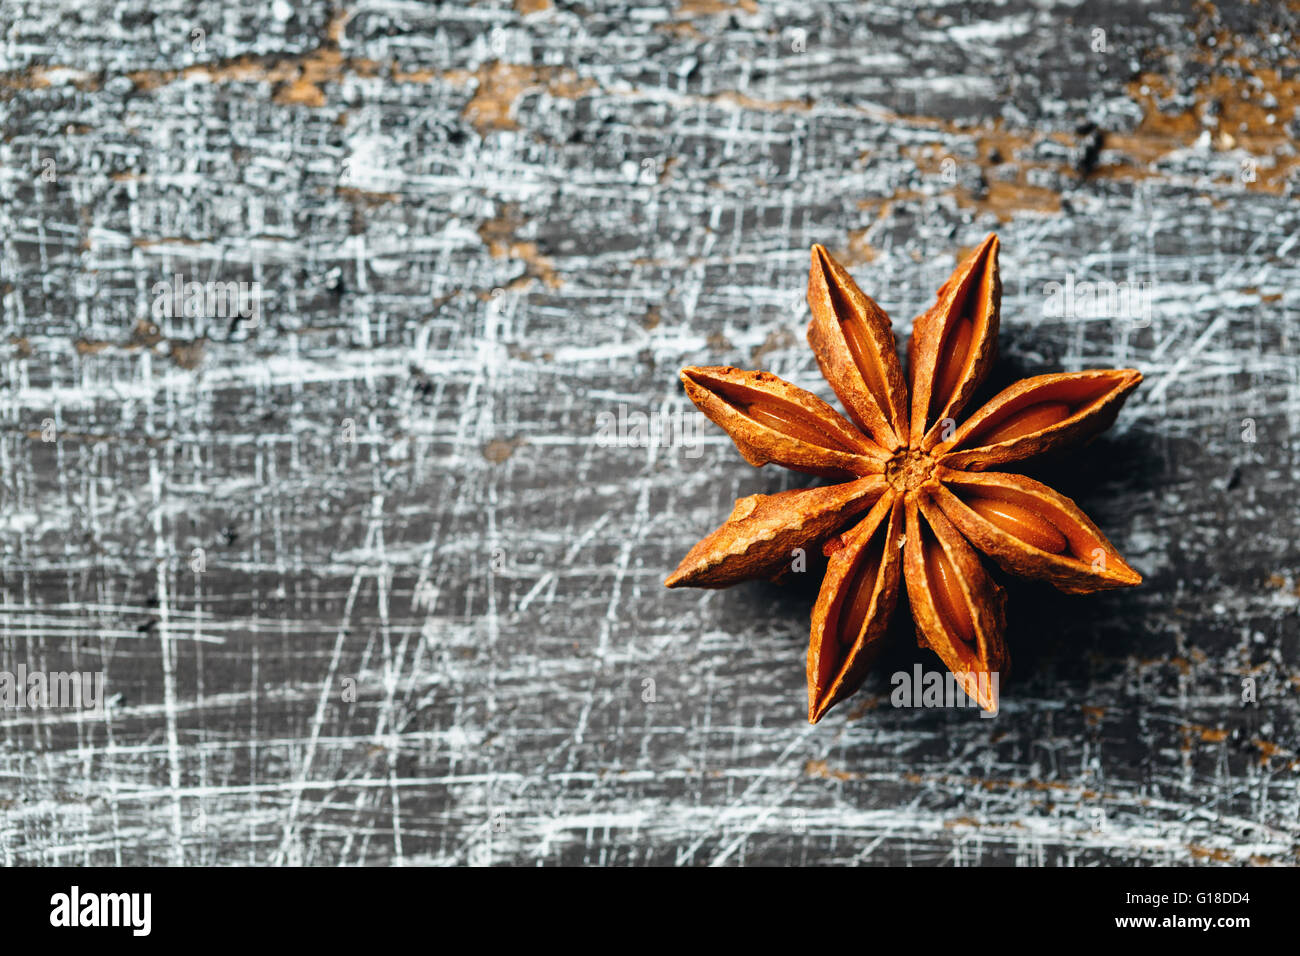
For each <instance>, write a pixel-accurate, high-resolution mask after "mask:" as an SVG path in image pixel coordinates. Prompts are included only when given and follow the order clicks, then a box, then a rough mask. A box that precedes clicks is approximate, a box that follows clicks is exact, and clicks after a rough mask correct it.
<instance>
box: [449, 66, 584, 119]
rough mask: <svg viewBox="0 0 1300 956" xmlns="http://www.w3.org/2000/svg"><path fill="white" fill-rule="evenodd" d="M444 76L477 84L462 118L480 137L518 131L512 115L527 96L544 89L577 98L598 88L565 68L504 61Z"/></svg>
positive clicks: (551, 92) (450, 72)
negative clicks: (471, 71) (498, 132)
mask: <svg viewBox="0 0 1300 956" xmlns="http://www.w3.org/2000/svg"><path fill="white" fill-rule="evenodd" d="M444 76H445V78H446V79H448V80H450V81H452V82H456V83H473V84H474V85H475V88H474V95H473V96H472V97H471V98H470V101H469V102H468V103H466V104H465V109H464V111H463V112H462V113H461V115H462V116H463V117H464V118H465V119H466V120H467V121H468V122H469V123H470V124H471V125H472V126H473V127H474V129H476V130H477V131H478V134H479V135H480V136H486V135H487V134H488V133H491V132H493V131H495V130H512V129H518V128H519V123H518V122H517V121H516V120H515V118H514V117H513V116H512V115H511V113H512V111H513V109H514V106H515V103H516V102H517V101H518V100H519V97H521V96H523V95H524V94H525V93H528V92H531V91H533V90H538V89H542V90H545V91H546V93H548V94H549V95H551V96H556V97H560V98H562V99H577V98H578V97H580V96H582V95H583V94H584V93H586V92H588V91H589V90H591V89H594V88H595V85H596V84H595V83H593V82H592V81H591V80H584V79H582V78H580V77H579V76H578V74H576V73H575V72H574V71H573V70H570V69H568V68H566V67H554V66H522V65H519V64H515V63H501V62H493V63H488V64H486V65H484V66H481V67H479V68H478V69H477V70H475V71H474V72H473V73H469V72H466V71H465V70H450V71H448V72H447V73H446V74H444Z"/></svg>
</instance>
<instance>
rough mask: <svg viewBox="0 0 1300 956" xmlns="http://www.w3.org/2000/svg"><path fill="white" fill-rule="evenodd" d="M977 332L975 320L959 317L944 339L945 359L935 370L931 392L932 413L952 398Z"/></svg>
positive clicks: (938, 410)
mask: <svg viewBox="0 0 1300 956" xmlns="http://www.w3.org/2000/svg"><path fill="white" fill-rule="evenodd" d="M974 334H975V320H974V319H969V318H963V319H958V320H957V321H956V322H954V323H953V326H952V328H951V329H949V330H948V335H947V336H946V337H945V339H944V344H943V350H944V356H943V361H942V363H941V364H940V365H939V367H938V368H937V369H936V370H935V374H934V385H933V387H932V390H931V392H930V414H931V416H934V415H938V414H939V413H940V412H942V411H943V406H944V405H945V404H946V403H947V401H948V399H950V398H952V394H953V392H955V391H956V390H957V383H958V382H959V381H961V373H962V372H963V371H964V370H965V368H966V359H967V357H968V353H969V352H970V341H971V337H972V336H974Z"/></svg>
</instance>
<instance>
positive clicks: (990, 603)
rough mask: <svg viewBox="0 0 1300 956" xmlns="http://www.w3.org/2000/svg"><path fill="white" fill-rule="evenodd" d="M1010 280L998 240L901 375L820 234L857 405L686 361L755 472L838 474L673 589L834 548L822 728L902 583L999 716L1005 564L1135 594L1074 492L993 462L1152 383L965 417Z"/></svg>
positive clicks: (816, 685)
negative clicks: (772, 465) (990, 566)
mask: <svg viewBox="0 0 1300 956" xmlns="http://www.w3.org/2000/svg"><path fill="white" fill-rule="evenodd" d="M1001 299H1002V285H1001V282H1000V280H999V277H998V239H997V236H996V235H990V236H989V237H988V238H987V239H985V240H984V242H983V243H981V245H980V246H979V248H978V249H976V250H975V252H974V253H972V254H971V255H970V257H969V258H967V259H966V261H965V262H963V263H962V264H961V265H960V266H958V267H957V269H956V271H954V272H953V274H952V275H951V276H950V277H949V279H948V281H947V282H945V283H944V284H943V286H942V287H940V289H939V292H938V296H937V299H936V301H935V303H934V305H932V306H931V307H930V309H929V310H928V311H926V312H925V313H924V314H922V315H920V316H918V317H917V319H916V321H915V322H914V323H913V326H912V339H911V343H910V345H909V347H908V358H909V368H908V377H907V380H906V381H905V380H904V377H903V369H902V367H901V366H900V364H899V361H898V354H897V349H896V346H895V343H894V333H893V329H892V327H891V326H890V321H889V317H888V316H887V315H886V314H885V313H884V311H883V310H882V309H881V308H880V306H878V305H876V303H875V302H873V301H872V300H871V299H870V298H869V297H868V296H867V295H865V294H864V293H863V292H862V290H861V289H859V288H858V286H857V284H856V283H855V282H854V281H853V279H852V278H851V277H850V276H849V274H848V272H847V271H845V269H844V268H843V266H841V265H840V264H839V263H838V262H836V261H835V259H834V258H832V257H831V255H830V254H829V253H828V252H827V251H826V250H825V249H824V248H823V247H821V246H820V245H817V246H813V249H812V269H811V271H810V273H809V277H808V304H809V306H810V307H811V309H812V321H811V322H810V323H809V325H808V343H809V344H810V345H811V346H812V348H813V351H814V352H815V353H816V354H817V364H818V365H819V366H820V367H821V371H822V375H824V376H825V378H826V381H827V382H829V383H830V386H831V388H832V389H834V391H835V394H836V395H837V396H838V397H839V400H840V402H842V403H843V405H844V408H845V409H846V410H847V412H848V414H849V418H850V419H852V421H849V420H848V419H845V418H844V417H843V416H841V415H840V414H839V413H838V412H836V411H835V410H834V409H833V408H831V406H829V405H827V404H826V403H825V402H824V401H822V400H821V399H820V398H818V397H817V396H816V395H813V394H812V393H811V392H807V391H804V390H803V389H801V388H799V387H798V386H796V385H792V384H790V383H789V382H786V381H784V380H782V379H780V378H778V377H777V376H775V375H772V374H770V373H768V372H755V371H742V370H740V369H735V368H729V367H720V366H715V367H703V368H696V367H692V368H686V369H683V370H682V372H681V379H682V382H683V383H684V384H685V386H686V394H687V395H689V396H690V398H691V401H693V402H694V403H695V404H696V405H697V406H698V407H699V409H700V411H702V412H704V414H705V415H707V416H708V417H709V418H710V419H711V420H712V421H713V422H714V423H716V424H717V425H720V426H721V427H722V428H723V429H725V430H726V432H727V433H728V434H729V435H730V436H731V437H732V439H733V440H734V441H735V443H736V446H737V447H738V448H739V449H740V453H741V454H742V455H743V456H744V457H745V460H746V461H748V462H749V463H750V464H752V465H756V466H758V465H764V464H767V463H768V462H776V463H777V464H779V465H784V466H785V467H787V468H792V469H794V470H796V471H803V472H808V473H811V474H814V475H820V476H823V477H827V478H834V479H839V480H840V481H841V482H842V483H841V484H835V485H830V486H827V487H819V488H809V489H803V490H796V491H783V492H779V493H777V494H773V495H750V496H749V497H747V498H741V499H740V500H739V501H737V502H736V506H735V509H734V510H733V511H732V513H731V516H730V517H729V518H728V519H727V521H726V522H725V523H724V524H723V525H722V526H721V527H720V528H718V529H717V530H716V531H714V532H713V533H712V534H710V535H709V536H708V537H706V538H704V540H702V541H700V542H699V543H698V544H697V545H695V547H693V548H692V549H691V551H690V553H689V554H688V555H686V557H685V558H684V559H683V560H682V563H681V564H680V565H679V566H678V568H677V570H676V571H674V572H673V573H672V575H671V576H670V577H669V578H668V580H667V581H666V582H665V583H666V584H667V586H668V587H670V588H671V587H688V586H689V587H705V588H718V587H726V586H728V585H731V584H734V583H736V582H737V581H743V580H747V579H751V578H772V579H777V578H780V577H782V576H783V575H784V574H785V573H786V572H787V571H788V570H789V564H790V561H791V557H792V554H798V553H800V552H799V551H798V550H796V549H807V548H811V547H818V546H820V547H821V548H822V549H823V551H824V553H825V554H826V555H827V556H828V557H829V562H828V565H827V570H826V576H825V578H824V579H823V581H822V585H821V592H820V593H819V594H818V597H817V603H816V605H815V607H814V608H813V613H812V636H811V641H810V644H809V647H808V719H809V721H810V722H812V723H816V722H817V721H819V720H820V719H821V718H822V717H823V716H825V714H826V712H827V711H828V710H829V709H830V708H831V707H832V706H833V705H834V704H835V703H837V702H838V701H840V700H842V699H844V698H845V697H847V696H848V695H849V694H851V693H853V691H855V690H856V689H857V688H858V686H859V685H860V684H861V683H862V681H863V680H864V679H865V677H866V674H867V670H868V668H869V667H870V665H871V663H872V661H873V660H874V659H875V657H876V655H877V654H878V653H879V651H880V649H881V643H882V639H883V638H884V636H885V634H886V631H887V627H888V624H889V619H890V617H891V615H892V614H893V611H894V608H895V605H896V604H897V602H898V592H899V588H900V579H901V580H902V581H905V582H906V585H907V598H908V603H909V604H910V605H911V609H912V617H913V619H914V621H915V624H916V632H917V641H918V643H919V644H920V645H921V646H922V647H929V648H931V649H932V650H933V651H935V652H936V653H937V654H938V655H939V657H940V658H941V659H942V660H943V662H944V664H945V665H946V666H947V667H948V669H949V670H951V671H952V672H953V673H954V675H956V677H957V678H958V680H959V681H960V683H961V686H962V688H963V690H965V692H966V693H967V694H968V695H969V696H970V697H971V698H972V699H974V700H977V701H978V703H979V704H980V706H982V707H984V708H985V709H988V710H996V709H997V707H998V700H997V693H998V691H997V688H998V685H999V681H996V680H991V679H990V675H992V674H998V673H1003V672H1005V671H1006V670H1007V668H1008V666H1009V663H1010V658H1009V655H1008V653H1007V648H1006V644H1005V642H1004V640H1003V629H1004V627H1005V614H1004V607H1003V605H1004V600H1003V593H1002V589H1001V588H1000V587H999V586H998V585H997V584H996V583H995V582H994V581H993V579H992V578H991V577H990V576H989V574H988V572H987V570H986V569H985V565H984V563H983V562H982V561H981V560H980V557H979V554H978V553H977V551H980V552H983V553H984V554H986V555H988V556H989V557H990V558H992V559H993V560H994V561H995V562H996V563H997V564H998V565H999V566H1001V567H1002V569H1003V570H1005V571H1008V572H1011V573H1014V574H1018V575H1021V576H1023V577H1027V578H1036V579H1039V580H1044V581H1048V582H1050V583H1051V584H1053V585H1055V586H1056V587H1057V588H1059V589H1060V590H1062V591H1065V592H1068V593H1072V594H1086V593H1091V592H1093V591H1101V590H1105V589H1108V588H1119V587H1131V586H1133V585H1136V584H1139V583H1141V580H1142V578H1141V575H1139V574H1138V573H1137V572H1136V571H1134V570H1133V569H1132V568H1130V567H1129V566H1128V565H1127V564H1125V563H1124V560H1123V558H1121V557H1120V556H1119V553H1118V552H1117V551H1116V550H1115V548H1114V547H1113V546H1112V545H1111V543H1110V542H1109V541H1107V540H1106V536H1105V535H1103V534H1102V533H1101V531H1100V530H1099V529H1098V528H1097V526H1096V525H1095V524H1093V523H1092V521H1090V520H1089V519H1088V517H1087V516H1086V515H1085V514H1084V513H1083V512H1082V511H1080V510H1079V508H1078V506H1077V505H1076V504H1075V503H1074V502H1073V501H1071V500H1070V499H1069V498H1066V497H1064V496H1063V495H1060V494H1058V493H1057V492H1055V491H1053V490H1052V489H1051V488H1048V487H1047V486H1046V485H1043V484H1041V483H1040V482H1037V481H1034V480H1032V479H1030V478H1026V477H1024V476H1022V475H1015V474H1006V473H1003V472H1001V471H990V470H989V469H993V468H1001V467H1003V466H1006V465H1009V464H1012V463H1014V462H1018V461H1023V460H1024V459H1027V458H1030V457H1033V456H1035V455H1039V454H1043V453H1045V452H1049V451H1053V450H1056V449H1059V448H1061V447H1063V446H1067V445H1070V444H1073V443H1076V442H1080V441H1082V440H1084V439H1086V438H1089V437H1091V436H1093V435H1095V434H1097V433H1098V432H1100V431H1102V430H1104V429H1106V428H1108V427H1109V426H1110V424H1111V423H1112V422H1113V421H1114V420H1115V416H1116V414H1117V413H1118V412H1119V409H1120V406H1121V405H1122V404H1123V403H1124V399H1125V398H1126V397H1127V396H1128V394H1129V392H1131V391H1133V389H1134V388H1136V387H1137V385H1138V383H1139V382H1141V381H1142V376H1141V374H1139V373H1138V372H1136V371H1134V370H1132V369H1099V370H1094V371H1086V372H1071V373H1062V374H1054V375H1038V376H1035V377H1033V378H1027V379H1024V380H1023V381H1020V382H1017V383H1016V384H1015V385H1012V386H1011V387H1010V388H1007V389H1005V390H1004V391H1002V392H1001V393H999V394H998V395H996V396H994V397H993V398H992V399H991V400H990V401H989V402H988V403H987V404H985V405H984V406H983V407H982V408H980V409H979V410H978V411H976V412H975V413H974V414H973V415H971V416H970V417H969V418H967V419H966V420H965V422H964V423H962V424H961V425H960V426H958V425H957V424H956V421H955V419H956V416H957V415H958V414H959V413H960V412H961V410H962V409H963V408H964V407H965V406H966V404H967V402H969V401H970V398H971V396H972V395H973V394H974V393H975V391H976V390H977V389H978V388H979V386H980V385H981V383H982V382H983V381H984V378H985V376H986V375H987V374H988V371H989V368H990V366H991V365H992V364H993V355H994V351H995V350H996V346H997V334H998V318H999V310H1000V305H1001Z"/></svg>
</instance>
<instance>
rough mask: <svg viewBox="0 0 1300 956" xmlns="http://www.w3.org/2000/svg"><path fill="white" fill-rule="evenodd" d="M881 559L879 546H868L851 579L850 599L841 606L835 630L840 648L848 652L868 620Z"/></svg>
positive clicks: (859, 556)
mask: <svg viewBox="0 0 1300 956" xmlns="http://www.w3.org/2000/svg"><path fill="white" fill-rule="evenodd" d="M880 559H881V549H880V546H879V544H878V543H872V544H870V545H868V546H867V547H866V548H864V549H863V550H862V553H861V554H859V555H858V565H857V567H856V568H854V569H853V574H852V575H850V577H849V582H848V594H849V597H848V598H846V599H845V601H844V603H843V604H842V605H840V618H839V621H838V622H837V626H836V628H835V631H836V634H837V635H838V636H839V639H840V646H841V648H843V649H844V650H846V651H847V650H848V649H849V648H850V647H852V646H853V642H854V641H856V640H857V639H858V633H859V632H860V631H861V630H862V625H863V624H864V623H865V622H866V620H867V611H868V610H869V609H870V607H871V595H872V592H874V591H875V589H876V578H877V577H879V575H880Z"/></svg>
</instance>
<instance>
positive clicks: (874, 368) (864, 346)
mask: <svg viewBox="0 0 1300 956" xmlns="http://www.w3.org/2000/svg"><path fill="white" fill-rule="evenodd" d="M840 328H841V329H843V330H844V341H845V342H846V343H847V344H848V346H849V353H850V354H851V355H852V356H853V364H854V365H856V366H857V367H858V371H860V372H861V373H862V380H863V381H864V382H865V383H866V385H867V390H868V391H869V392H871V397H872V398H874V399H875V400H876V404H877V405H879V406H880V407H881V408H888V407H889V402H888V401H887V400H886V394H887V393H886V391H885V379H884V376H883V375H882V374H881V371H880V363H879V361H878V360H877V359H876V357H875V355H874V350H873V349H872V347H871V341H870V339H868V338H867V333H866V330H865V329H864V328H862V323H861V322H860V321H859V320H858V319H857V318H856V317H854V318H849V319H846V320H845V321H843V322H841V323H840Z"/></svg>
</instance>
